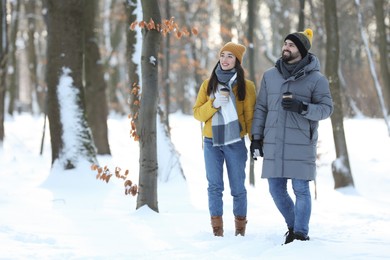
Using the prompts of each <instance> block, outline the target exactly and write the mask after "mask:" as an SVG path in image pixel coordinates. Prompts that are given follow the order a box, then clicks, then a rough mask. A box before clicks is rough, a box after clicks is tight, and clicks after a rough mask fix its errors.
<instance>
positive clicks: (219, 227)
mask: <svg viewBox="0 0 390 260" xmlns="http://www.w3.org/2000/svg"><path fill="white" fill-rule="evenodd" d="M211 226H212V227H213V233H214V236H217V237H223V221H222V216H212V217H211Z"/></svg>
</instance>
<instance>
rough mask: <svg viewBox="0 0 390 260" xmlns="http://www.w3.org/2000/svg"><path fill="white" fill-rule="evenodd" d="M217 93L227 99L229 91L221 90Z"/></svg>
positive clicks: (226, 89)
mask: <svg viewBox="0 0 390 260" xmlns="http://www.w3.org/2000/svg"><path fill="white" fill-rule="evenodd" d="M219 93H221V95H224V96H225V97H228V96H229V93H230V90H229V89H228V88H221V89H220V90H219Z"/></svg>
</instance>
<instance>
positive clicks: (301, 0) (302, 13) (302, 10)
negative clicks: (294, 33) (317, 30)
mask: <svg viewBox="0 0 390 260" xmlns="http://www.w3.org/2000/svg"><path fill="white" fill-rule="evenodd" d="M303 30H305V0H299V23H298V31H299V32H301V31H303Z"/></svg>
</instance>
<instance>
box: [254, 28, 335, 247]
mask: <svg viewBox="0 0 390 260" xmlns="http://www.w3.org/2000/svg"><path fill="white" fill-rule="evenodd" d="M312 38H313V31H312V30H311V29H306V30H305V31H303V32H295V33H292V34H289V35H287V36H286V38H285V39H284V45H283V47H282V57H281V58H280V59H279V60H278V61H277V62H276V65H275V67H273V68H271V69H269V70H267V71H266V72H265V73H264V75H263V79H262V81H261V88H260V92H259V94H258V96H257V99H256V106H255V111H254V116H253V123H252V143H251V146H250V150H251V154H252V156H253V158H254V159H256V157H257V156H261V157H264V161H263V170H262V178H267V179H268V184H269V191H270V194H271V196H272V198H273V200H274V202H275V205H276V207H277V208H278V210H279V211H280V213H281V214H282V215H283V217H284V219H285V221H286V224H287V228H288V231H287V232H286V234H285V236H286V239H285V244H287V243H290V242H292V241H294V240H295V239H296V240H309V236H308V233H309V220H310V215H311V195H310V187H309V181H311V180H314V179H315V177H316V156H317V147H316V146H317V140H318V132H317V129H318V121H319V120H323V119H326V118H328V117H329V116H330V115H331V114H332V112H333V103H332V97H331V94H330V89H329V82H328V80H327V79H326V77H325V76H324V75H322V74H321V73H320V64H319V61H318V58H317V57H316V56H315V55H313V54H312V53H309V52H308V51H309V50H310V48H311V45H312ZM289 179H290V180H291V183H292V188H293V190H294V194H295V204H294V202H293V200H292V199H291V197H290V195H289V194H288V192H287V181H288V180H289Z"/></svg>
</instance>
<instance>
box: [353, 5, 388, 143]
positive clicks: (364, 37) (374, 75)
mask: <svg viewBox="0 0 390 260" xmlns="http://www.w3.org/2000/svg"><path fill="white" fill-rule="evenodd" d="M355 6H356V9H357V15H358V24H359V29H360V34H361V36H362V40H363V43H364V47H365V50H366V53H367V58H368V62H369V65H370V66H369V67H370V72H371V76H372V79H373V81H374V86H375V90H376V93H377V95H378V99H379V103H380V107H381V110H382V115H383V119H384V120H385V123H386V126H387V131H388V134H389V135H390V121H389V119H388V118H387V108H386V105H385V100H384V97H383V92H382V87H381V85H380V82H379V80H378V75H377V72H376V70H375V64H374V60H373V58H372V55H371V50H370V47H369V44H368V36H367V33H366V31H365V30H364V28H363V15H362V12H361V9H360V1H359V0H355Z"/></svg>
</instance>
